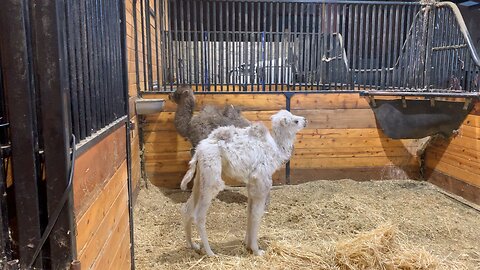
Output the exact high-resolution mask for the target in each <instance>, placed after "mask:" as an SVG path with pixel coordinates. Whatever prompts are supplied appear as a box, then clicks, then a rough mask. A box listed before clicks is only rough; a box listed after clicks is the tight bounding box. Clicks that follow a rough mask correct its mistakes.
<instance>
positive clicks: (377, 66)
mask: <svg viewBox="0 0 480 270" xmlns="http://www.w3.org/2000/svg"><path fill="white" fill-rule="evenodd" d="M382 10H383V6H381V5H379V6H378V27H377V59H376V61H375V69H377V71H376V72H375V86H376V87H377V89H379V88H380V81H381V78H380V77H381V73H380V72H378V70H379V69H381V68H382V67H381V62H380V56H381V49H380V45H381V37H382V29H381V27H382V23H383V20H382Z"/></svg>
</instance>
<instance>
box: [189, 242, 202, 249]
mask: <svg viewBox="0 0 480 270" xmlns="http://www.w3.org/2000/svg"><path fill="white" fill-rule="evenodd" d="M189 248H191V249H193V250H195V251H198V250H200V245H199V244H197V243H192V244H191V245H190V246H189Z"/></svg>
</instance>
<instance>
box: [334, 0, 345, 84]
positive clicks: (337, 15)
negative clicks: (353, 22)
mask: <svg viewBox="0 0 480 270" xmlns="http://www.w3.org/2000/svg"><path fill="white" fill-rule="evenodd" d="M342 5H344V4H336V5H335V21H336V26H335V29H334V31H335V36H336V39H335V40H337V39H338V44H337V43H336V45H335V47H336V48H337V49H336V50H335V57H336V59H335V81H334V82H335V90H338V89H339V88H341V83H340V80H339V78H338V74H340V73H341V72H342V71H341V65H342V63H343V61H342V55H343V54H342V46H341V45H340V44H342V43H343V42H342V43H341V41H340V35H339V33H340V8H341V6H342Z"/></svg>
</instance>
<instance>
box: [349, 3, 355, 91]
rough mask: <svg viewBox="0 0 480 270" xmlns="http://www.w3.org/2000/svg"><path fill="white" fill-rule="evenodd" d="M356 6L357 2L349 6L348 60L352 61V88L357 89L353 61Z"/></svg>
mask: <svg viewBox="0 0 480 270" xmlns="http://www.w3.org/2000/svg"><path fill="white" fill-rule="evenodd" d="M354 7H355V4H350V5H349V8H348V48H347V53H349V54H348V60H349V61H348V62H349V63H350V70H351V74H350V77H351V86H350V87H351V89H355V77H356V73H355V65H354V63H353V61H354V60H353V59H354V56H353V51H354V50H355V42H354V38H353V33H354V32H355V31H354V22H355V18H354V12H353V10H354Z"/></svg>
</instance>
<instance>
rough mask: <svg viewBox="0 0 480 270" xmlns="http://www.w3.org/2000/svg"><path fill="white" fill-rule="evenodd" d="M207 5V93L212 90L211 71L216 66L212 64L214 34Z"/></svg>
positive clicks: (208, 2)
mask: <svg viewBox="0 0 480 270" xmlns="http://www.w3.org/2000/svg"><path fill="white" fill-rule="evenodd" d="M205 5H206V10H207V24H206V29H205V41H206V42H205V59H206V65H205V66H206V71H205V76H206V78H205V80H206V85H207V86H208V88H207V91H208V92H210V91H212V90H211V87H210V86H211V84H212V76H211V75H210V72H211V70H213V68H211V67H213V66H214V64H213V63H212V59H211V50H210V43H211V42H210V40H211V33H212V24H211V22H210V1H207V2H206V3H205Z"/></svg>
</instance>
